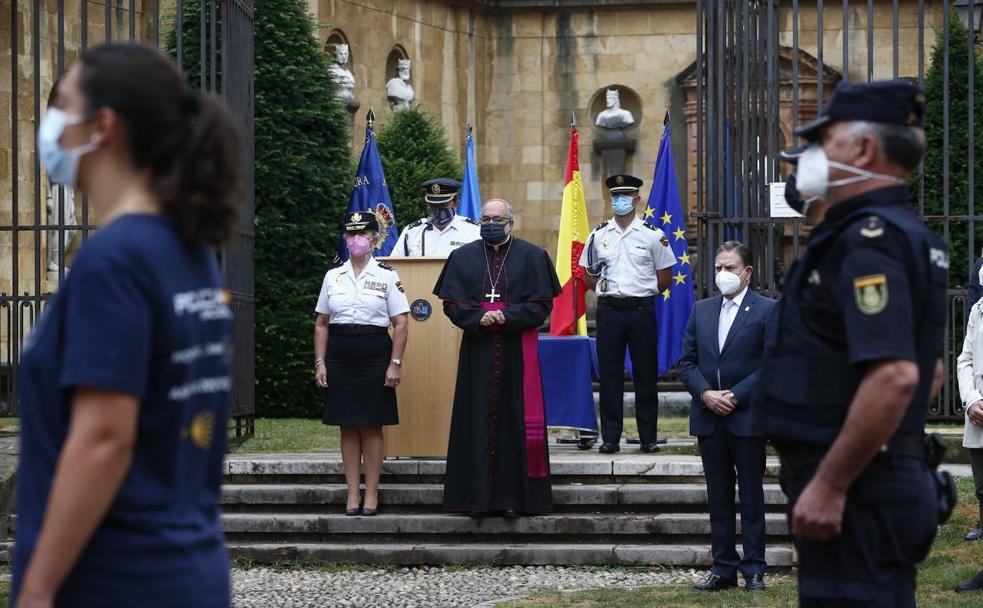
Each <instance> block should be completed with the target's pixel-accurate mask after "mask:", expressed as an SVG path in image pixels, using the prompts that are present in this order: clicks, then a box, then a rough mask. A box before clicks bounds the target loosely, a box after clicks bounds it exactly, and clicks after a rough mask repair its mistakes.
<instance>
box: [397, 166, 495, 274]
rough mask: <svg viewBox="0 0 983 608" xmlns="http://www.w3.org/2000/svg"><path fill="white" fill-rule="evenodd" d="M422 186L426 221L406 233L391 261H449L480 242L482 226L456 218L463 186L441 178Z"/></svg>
mask: <svg viewBox="0 0 983 608" xmlns="http://www.w3.org/2000/svg"><path fill="white" fill-rule="evenodd" d="M422 186H423V191H424V193H425V194H424V199H425V200H426V201H427V217H425V218H422V219H418V220H416V221H415V222H413V223H412V224H410V225H409V226H407V227H406V228H404V229H403V232H402V234H400V235H399V240H397V241H396V245H395V246H394V247H393V250H392V253H391V254H390V255H391V256H392V257H411V256H414V257H415V256H437V257H442V258H446V257H447V256H449V255H450V254H451V252H452V251H454V250H455V249H457V248H458V247H460V246H461V245H466V244H468V243H470V242H472V241H477V240H478V239H480V238H481V226H480V225H479V224H478V222H477V221H475V220H473V219H471V218H468V217H463V216H460V215H456V211H457V205H458V203H459V202H460V197H459V193H460V191H461V182H459V181H457V180H453V179H445V178H438V179H432V180H429V181H425V182H423V184H422Z"/></svg>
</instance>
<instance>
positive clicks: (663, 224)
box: [645, 113, 693, 376]
mask: <svg viewBox="0 0 983 608" xmlns="http://www.w3.org/2000/svg"><path fill="white" fill-rule="evenodd" d="M645 222H646V223H648V224H652V225H653V226H657V227H659V228H661V229H662V231H663V232H664V233H665V234H666V237H667V238H668V239H669V246H670V247H671V248H672V252H673V254H674V255H675V256H676V265H675V266H673V267H672V281H671V282H670V283H669V288H668V289H666V290H665V291H663V292H662V293H661V294H660V295H658V296H656V301H655V316H656V323H657V325H658V328H659V329H658V331H659V375H660V376H661V375H663V374H665V373H666V372H667V371H669V369H671V368H672V367H673V366H674V365H676V363H677V362H678V361H679V358H680V357H681V356H682V351H683V336H684V334H685V332H686V323H687V322H689V314H690V311H691V310H692V308H693V272H692V270H693V269H692V266H691V265H690V261H689V251H688V249H687V246H686V233H685V232H684V228H685V227H686V219H685V218H684V217H683V205H682V201H680V200H679V183H678V182H677V181H676V167H675V165H674V164H673V162H672V134H671V132H670V129H669V114H668V113H666V121H665V131H664V132H663V133H662V141H661V142H660V143H659V157H658V158H657V159H656V161H655V176H654V177H653V178H652V190H651V192H650V193H649V200H648V204H647V205H646V206H645Z"/></svg>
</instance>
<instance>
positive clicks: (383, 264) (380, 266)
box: [379, 262, 396, 270]
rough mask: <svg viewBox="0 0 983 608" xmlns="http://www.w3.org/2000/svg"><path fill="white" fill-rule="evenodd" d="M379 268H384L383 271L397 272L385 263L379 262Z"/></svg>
mask: <svg viewBox="0 0 983 608" xmlns="http://www.w3.org/2000/svg"><path fill="white" fill-rule="evenodd" d="M379 268H382V269H383V270H396V269H395V268H393V267H392V266H390V265H389V264H386V263H384V262H379Z"/></svg>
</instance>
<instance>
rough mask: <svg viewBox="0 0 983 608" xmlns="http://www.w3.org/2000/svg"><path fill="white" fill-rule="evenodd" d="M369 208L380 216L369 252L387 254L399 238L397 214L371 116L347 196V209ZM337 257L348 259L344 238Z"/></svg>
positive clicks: (365, 209) (367, 209) (379, 254)
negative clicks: (377, 230)
mask: <svg viewBox="0 0 983 608" xmlns="http://www.w3.org/2000/svg"><path fill="white" fill-rule="evenodd" d="M352 211H372V212H374V213H375V215H376V217H377V218H378V219H379V243H377V247H376V248H375V250H374V251H373V252H372V253H373V254H374V255H377V256H384V255H389V253H390V252H391V251H392V250H393V246H394V245H395V244H396V239H398V238H399V228H398V227H397V226H396V213H395V212H394V211H393V203H392V200H390V198H389V188H388V187H387V186H386V176H385V175H384V174H383V173H382V159H380V158H379V149H378V148H377V147H376V145H375V133H374V132H373V131H372V117H371V113H370V117H369V122H368V124H367V125H366V126H365V147H364V148H362V157H361V158H359V159H358V169H356V170H355V185H354V187H353V188H352V195H351V197H350V198H349V199H348V212H349V213H351V212H352ZM338 257H339V258H341V259H342V260H347V259H348V248H346V247H345V243H344V241H342V242H341V244H340V245H338Z"/></svg>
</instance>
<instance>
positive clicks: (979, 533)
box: [963, 503, 983, 540]
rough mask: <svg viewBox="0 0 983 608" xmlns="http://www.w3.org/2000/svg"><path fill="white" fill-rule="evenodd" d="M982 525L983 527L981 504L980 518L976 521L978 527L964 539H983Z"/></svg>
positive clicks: (982, 505)
mask: <svg viewBox="0 0 983 608" xmlns="http://www.w3.org/2000/svg"><path fill="white" fill-rule="evenodd" d="M981 525H983V503H980V518H979V519H978V520H977V521H976V527H974V528H973V529H972V530H970V531H969V532H967V533H966V536H964V537H963V539H964V540H979V539H980V538H981V537H983V528H981V527H980V526H981Z"/></svg>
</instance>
